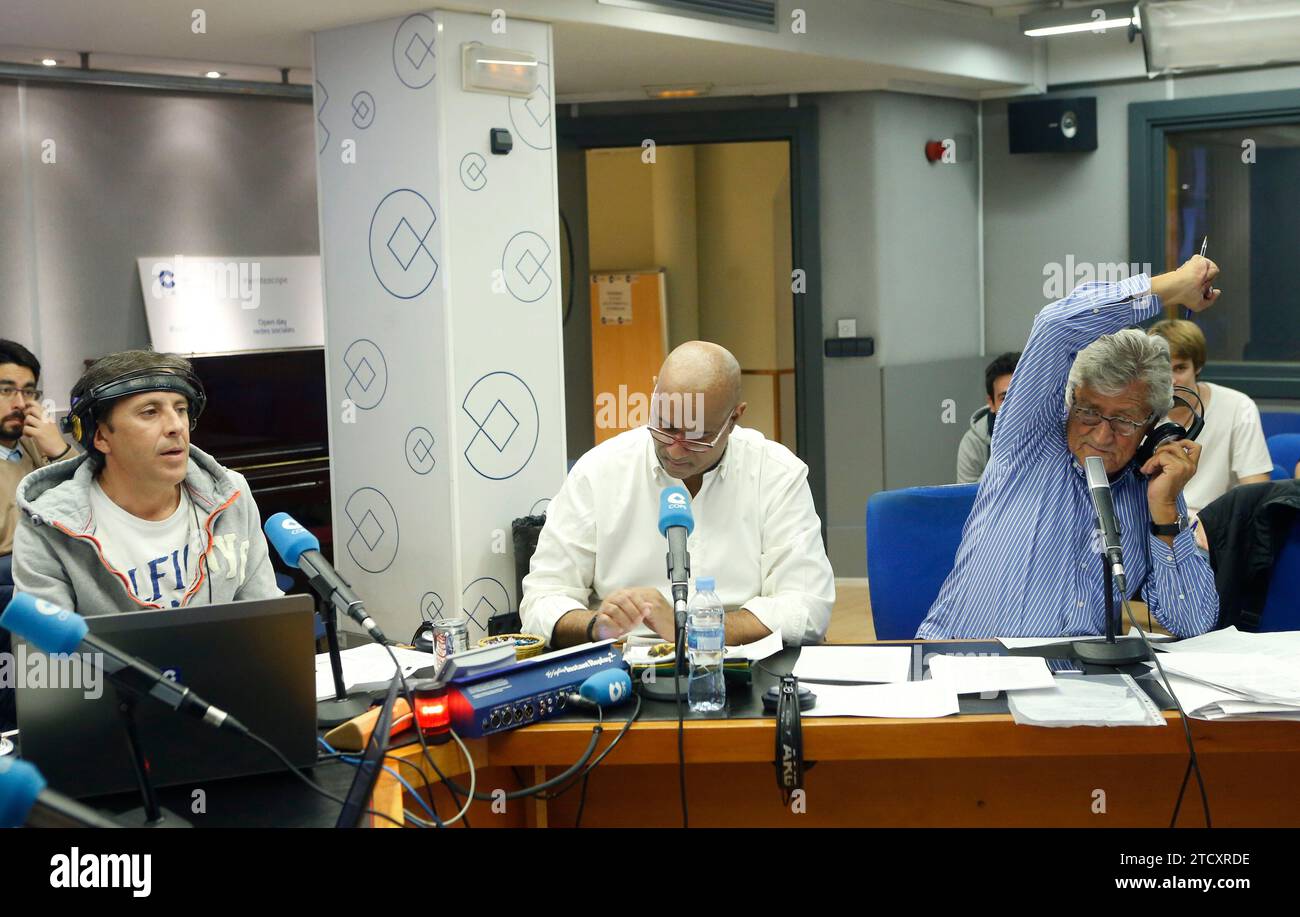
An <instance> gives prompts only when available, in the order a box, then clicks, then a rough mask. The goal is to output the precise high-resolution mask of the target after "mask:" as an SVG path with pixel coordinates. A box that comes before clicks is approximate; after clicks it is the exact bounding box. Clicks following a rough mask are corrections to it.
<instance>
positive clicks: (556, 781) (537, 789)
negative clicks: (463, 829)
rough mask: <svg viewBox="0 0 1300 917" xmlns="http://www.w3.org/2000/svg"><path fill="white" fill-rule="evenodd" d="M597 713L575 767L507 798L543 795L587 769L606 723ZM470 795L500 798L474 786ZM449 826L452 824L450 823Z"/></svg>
mask: <svg viewBox="0 0 1300 917" xmlns="http://www.w3.org/2000/svg"><path fill="white" fill-rule="evenodd" d="M596 713H597V715H598V716H599V717H600V720H599V722H597V723H596V725H595V726H593V727H592V729H591V741H590V742H588V743H587V750H586V751H584V752H583V753H582V757H581V758H579V759H578V760H577V761H576V762H575V763H574V764H573V765H571V766H570V767H569V768H568V769H566V770H565V771H564V772H563V773H561V774H557V775H556V776H554V777H552V778H551V779H550V780H546V781H543V782H542V783H539V784H537V785H536V786H529V787H524V788H523V789H521V790H512V791H511V792H509V793H506V795H505V798H506V799H523V798H524V797H526V796H536V795H538V794H539V793H541V792H542V791H543V790H549V789H550V788H551V787H553V786H559V785H560V784H561V783H567V782H568V781H569V779H570V778H572V777H573V776H574V775H575V774H577V773H578V771H580V770H582V768H584V767H586V765H587V762H588V761H590V760H591V757H592V755H594V754H595V753H596V745H597V744H598V743H599V742H600V734H601V731H602V730H603V729H604V721H605V716H604V713H603V711H602V710H601V709H600V708H599V707H597V708H596ZM452 737H453V738H456V741H457V742H459V741H460V739H459V738H458V737H456V733H455V732H454V731H453V732H452ZM461 749H462V750H463V751H464V752H465V757H466V759H468V758H469V750H468V749H466V748H465V746H464V745H461ZM470 767H471V771H470V773H471V774H473V770H472V768H473V762H472V761H471V762H470ZM446 783H447V785H448V786H453V787H455V788H456V789H457V790H458V791H459V792H461V793H464V792H465V790H464V788H462V787H461V786H459V785H458V784H455V783H453V782H452V781H451V780H447V781H446ZM470 794H471V797H472V798H473V799H478V800H480V801H482V802H495V801H496V799H497V798H499V797H494V796H490V795H489V794H487V793H476V792H474V788H473V785H472V784H471V786H470ZM448 824H450V822H449V823H448Z"/></svg>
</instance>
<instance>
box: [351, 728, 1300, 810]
mask: <svg viewBox="0 0 1300 917" xmlns="http://www.w3.org/2000/svg"><path fill="white" fill-rule="evenodd" d="M626 709H628V708H622V709H618V710H615V711H613V712H612V713H611V717H610V719H609V720H607V727H606V729H605V731H604V734H603V735H602V737H601V743H600V748H602V749H603V748H604V747H605V746H606V745H607V744H608V743H609V742H611V741H613V738H614V736H615V735H616V733H617V731H618V725H619V723H620V721H621V719H622V717H623V716H626V712H625V711H626ZM1191 725H1192V734H1193V737H1194V738H1195V740H1196V747H1197V751H1198V756H1199V758H1200V762H1201V769H1202V771H1203V773H1204V774H1205V781H1206V791H1207V793H1208V794H1209V798H1210V809H1211V814H1212V815H1213V817H1214V824H1215V825H1216V826H1222V827H1245V826H1292V827H1294V826H1297V825H1300V785H1297V782H1296V775H1297V774H1300V724H1296V723H1287V722H1236V723H1207V722H1201V721H1197V720H1193V721H1192V722H1191ZM803 734H804V755H805V759H806V760H808V761H816V762H817V764H816V766H815V767H813V768H812V769H811V770H809V771H807V773H806V775H805V781H804V785H805V788H806V794H807V800H806V802H807V810H806V813H805V814H794V813H792V812H791V811H789V810H788V809H787V808H785V807H784V806H782V804H781V799H780V794H779V792H778V790H777V788H776V778H775V775H774V771H773V765H772V759H773V747H774V742H775V732H774V723H773V720H772V719H770V718H768V719H746V720H710V721H694V722H688V723H687V724H686V742H685V747H686V761H687V768H686V772H687V773H686V780H687V784H686V785H687V792H688V802H689V806H690V817H691V825H692V826H693V827H694V826H700V827H704V826H745V827H749V826H753V827H814V826H816V827H827V826H898V827H901V826H925V827H932V826H945V825H946V826H971V827H975V826H979V827H994V826H1062V827H1065V826H1079V827H1082V826H1096V827H1164V826H1166V825H1167V824H1168V823H1169V817H1170V814H1171V813H1172V811H1173V805H1174V800H1175V798H1176V796H1177V793H1178V786H1179V783H1180V782H1181V780H1182V777H1183V771H1184V769H1185V767H1186V765H1187V748H1186V744H1185V740H1184V736H1183V728H1182V726H1181V724H1180V723H1179V722H1178V717H1177V715H1176V714H1166V726H1165V727H1164V728H1134V727H1123V728H1089V727H1076V728H1071V729H1045V728H1039V727H1031V726H1017V725H1016V724H1015V722H1014V721H1013V720H1012V719H1011V717H1010V716H1007V715H1005V714H1000V715H983V716H960V717H947V718H944V719H935V720H879V719H865V718H852V717H834V718H805V719H804V721H803ZM590 737H591V726H590V725H589V724H583V723H542V724H538V725H536V726H531V727H528V728H526V729H519V730H515V731H514V732H509V733H505V734H503V735H497V736H493V737H491V738H490V739H486V740H479V741H475V742H472V743H470V744H469V748H470V753H471V754H472V755H473V756H474V760H475V763H476V764H477V766H478V786H479V790H480V792H489V793H490V792H491V791H492V789H495V788H501V789H505V790H507V791H510V790H514V789H517V788H518V787H519V783H518V781H517V780H516V778H515V776H514V774H513V773H512V771H511V768H512V767H516V768H519V769H520V771H521V776H523V777H524V778H526V779H528V780H530V782H532V783H537V782H540V781H541V780H543V779H545V777H546V776H553V775H555V774H557V773H559V772H561V771H562V770H564V769H565V768H566V767H568V766H569V765H571V764H572V763H573V762H574V761H576V760H577V759H578V757H579V756H580V755H581V754H582V752H583V751H584V750H585V748H586V746H587V743H588V741H589V740H590ZM395 754H397V755H398V756H400V757H402V758H405V759H407V760H409V761H411V762H412V763H414V764H416V765H418V766H421V767H422V768H423V769H425V770H430V769H429V768H428V765H427V764H426V763H424V762H423V760H422V759H421V755H420V749H419V746H418V745H417V746H409V747H406V748H402V749H400V750H398V751H397V752H395ZM435 754H436V760H437V761H438V765H439V767H440V768H441V769H442V770H443V772H444V773H447V774H448V775H449V776H451V775H460V774H464V773H466V770H465V766H464V760H463V757H462V755H461V754H460V752H459V750H458V749H457V748H456V746H455V745H454V744H452V745H444V746H439V747H438V748H437V749H436V751H435ZM401 771H402V775H403V777H405V778H406V779H407V780H408V781H410V782H412V783H415V784H416V785H417V786H418V777H416V775H415V772H414V771H413V770H412V769H411V768H408V767H406V766H402V768H401ZM383 777H384V779H383V780H382V781H381V783H380V785H379V787H377V790H376V795H375V804H376V808H381V807H382V809H383V811H387V812H390V814H392V815H393V816H394V817H396V818H400V817H401V813H400V811H399V810H398V808H397V802H396V800H397V799H398V796H397V793H396V792H395V789H394V788H395V787H396V784H395V783H394V782H393V781H392V778H391V777H388V776H387V775H386V774H385V775H383ZM413 778H414V779H413ZM677 779H678V777H677V724H676V722H664V721H656V722H638V723H637V724H636V725H634V726H633V727H632V729H631V730H629V732H628V734H627V735H626V736H625V737H624V738H623V741H622V742H621V743H620V744H619V747H618V748H617V749H616V750H615V751H614V752H613V753H611V754H610V755H609V757H607V758H606V759H605V760H604V761H603V762H602V763H601V765H600V766H599V767H598V768H596V770H594V771H593V772H592V774H591V778H590V781H589V786H588V791H587V804H586V808H585V810H584V812H583V821H582V824H583V826H585V827H586V826H589V827H597V826H662V827H677V826H680V825H681V809H680V804H679V801H678V784H677ZM431 780H436V776H431ZM459 782H461V783H462V784H464V783H466V780H465V779H464V778H460V781H459ZM1098 791H1101V792H1102V793H1104V798H1103V797H1102V796H1100V795H1099V794H1098ZM436 792H437V796H436V798H437V800H438V802H439V812H440V814H442V815H444V816H446V815H449V814H451V809H450V802H449V800H448V797H447V793H446V791H445V790H443V789H438V790H437V791H436ZM578 796H579V791H578V789H574V790H572V791H570V792H569V793H567V794H566V795H564V796H562V797H561V798H560V799H557V800H554V801H551V802H549V803H548V802H538V801H533V800H519V801H511V802H509V803H507V804H506V806H505V811H504V812H499V811H497V812H494V811H493V810H492V807H491V806H490V804H488V803H485V802H476V803H475V804H474V806H473V807H472V808H471V810H470V820H471V822H472V824H473V826H474V827H476V828H479V827H523V826H546V825H556V826H566V827H567V826H572V825H573V822H574V817H575V815H576V812H577V807H578ZM406 802H407V806H408V808H410V809H411V810H412V811H413V812H414V811H418V807H417V805H416V804H415V802H414V801H413V800H410V799H407V800H406ZM1103 804H1104V812H1103V811H1096V810H1097V809H1099V808H1101V806H1102V805H1103ZM498 808H499V806H498ZM1178 823H1179V825H1181V826H1189V827H1195V826H1200V825H1203V824H1204V818H1203V815H1202V812H1201V802H1200V795H1199V793H1198V792H1197V789H1196V784H1195V780H1193V781H1191V783H1190V784H1189V788H1188V791H1187V795H1186V797H1185V799H1184V802H1183V810H1182V813H1181V814H1180V816H1179V820H1178Z"/></svg>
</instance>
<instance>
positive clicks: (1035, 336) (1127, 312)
mask: <svg viewBox="0 0 1300 917" xmlns="http://www.w3.org/2000/svg"><path fill="white" fill-rule="evenodd" d="M1160 308H1161V303H1160V299H1159V297H1157V296H1155V295H1154V294H1152V293H1151V279H1150V278H1149V277H1148V276H1147V275H1146V274H1138V275H1137V276H1136V277H1129V278H1128V279H1126V280H1121V281H1119V282H1117V283H1083V284H1080V285H1079V286H1077V287H1075V288H1074V290H1072V291H1071V292H1070V295H1069V296H1067V297H1065V298H1064V299H1059V300H1057V301H1056V302H1054V303H1052V304H1051V305H1049V306H1046V307H1045V308H1044V309H1043V310H1042V311H1041V312H1039V313H1038V316H1037V317H1036V318H1035V319H1034V327H1033V330H1032V331H1030V333H1029V341H1028V342H1027V343H1026V344H1025V350H1024V353H1022V354H1021V355H1020V360H1019V362H1018V363H1017V364H1016V371H1015V372H1014V373H1012V375H1011V386H1010V388H1008V389H1007V395H1006V400H1005V402H1004V403H1003V405H1002V409H1001V410H1000V411H998V422H997V423H996V424H995V425H994V428H993V443H992V446H991V451H990V460H991V461H998V462H1000V463H1002V464H1009V463H1010V460H1011V458H1012V457H1013V456H1017V455H1019V456H1024V455H1026V452H1027V450H1032V452H1033V453H1034V454H1036V453H1037V449H1038V447H1039V446H1040V444H1042V443H1045V442H1046V441H1047V434H1048V433H1050V432H1052V431H1053V430H1055V429H1059V428H1060V425H1061V420H1062V418H1063V417H1064V414H1065V385H1066V382H1067V381H1068V380H1069V377H1070V366H1071V365H1072V364H1073V363H1074V356H1075V354H1076V353H1078V352H1079V351H1080V350H1082V349H1083V348H1085V347H1087V346H1088V345H1089V344H1091V343H1092V342H1093V341H1095V340H1097V338H1099V337H1101V336H1102V335H1103V334H1113V333H1114V332H1116V331H1120V330H1122V329H1124V328H1127V327H1129V326H1130V325H1133V324H1136V323H1138V322H1141V321H1145V320H1146V319H1148V318H1153V317H1154V316H1155V315H1156V314H1157V313H1159V311H1160Z"/></svg>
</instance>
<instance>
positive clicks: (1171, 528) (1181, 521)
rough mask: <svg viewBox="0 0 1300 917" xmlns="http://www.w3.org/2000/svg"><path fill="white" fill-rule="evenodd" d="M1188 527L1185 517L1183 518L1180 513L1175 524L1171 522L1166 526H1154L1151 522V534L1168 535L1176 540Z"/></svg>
mask: <svg viewBox="0 0 1300 917" xmlns="http://www.w3.org/2000/svg"><path fill="white" fill-rule="evenodd" d="M1188 525H1189V523H1188V521H1187V517H1186V516H1184V515H1183V514H1182V513H1179V514H1178V521H1177V522H1171V523H1169V524H1168V525H1156V524H1155V523H1154V522H1152V523H1151V534H1152V535H1170V536H1172V537H1175V538H1177V537H1178V536H1179V535H1180V534H1182V533H1183V532H1185V531H1187V528H1188Z"/></svg>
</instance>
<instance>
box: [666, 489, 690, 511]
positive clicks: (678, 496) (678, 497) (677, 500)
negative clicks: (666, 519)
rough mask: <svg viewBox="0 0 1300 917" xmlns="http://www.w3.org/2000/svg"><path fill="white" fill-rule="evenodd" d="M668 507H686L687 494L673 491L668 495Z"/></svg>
mask: <svg viewBox="0 0 1300 917" xmlns="http://www.w3.org/2000/svg"><path fill="white" fill-rule="evenodd" d="M668 505H669V506H676V507H678V508H681V507H683V506H685V505H686V494H684V493H679V492H678V491H673V492H672V493H670V494H669V495H668Z"/></svg>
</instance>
